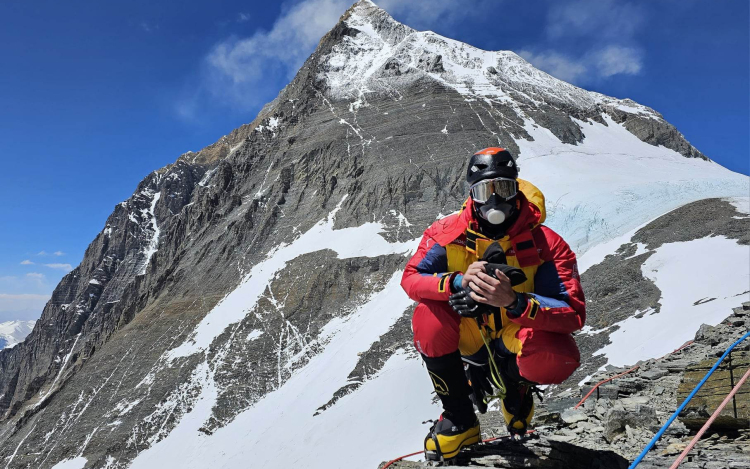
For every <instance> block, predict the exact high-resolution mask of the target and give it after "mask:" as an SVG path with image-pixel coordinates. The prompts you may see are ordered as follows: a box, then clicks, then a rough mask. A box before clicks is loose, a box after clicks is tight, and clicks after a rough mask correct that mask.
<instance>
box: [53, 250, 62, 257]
mask: <svg viewBox="0 0 750 469" xmlns="http://www.w3.org/2000/svg"><path fill="white" fill-rule="evenodd" d="M53 255H54V256H64V255H65V253H64V252H62V251H55V252H54V253H53Z"/></svg>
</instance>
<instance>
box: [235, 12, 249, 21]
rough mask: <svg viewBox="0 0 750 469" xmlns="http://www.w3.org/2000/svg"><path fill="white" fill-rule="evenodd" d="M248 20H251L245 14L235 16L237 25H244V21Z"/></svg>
mask: <svg viewBox="0 0 750 469" xmlns="http://www.w3.org/2000/svg"><path fill="white" fill-rule="evenodd" d="M250 18H252V17H251V16H250V15H249V14H247V13H240V14H239V15H237V22H238V23H244V22H245V21H250Z"/></svg>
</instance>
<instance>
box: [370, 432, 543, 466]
mask: <svg viewBox="0 0 750 469" xmlns="http://www.w3.org/2000/svg"><path fill="white" fill-rule="evenodd" d="M535 431H536V430H529V431H527V432H526V434H527V435H528V434H529V433H534V432H535ZM503 438H510V435H504V436H496V437H494V438H487V439H486V440H482V443H489V442H490V441H495V440H502V439H503ZM421 453H424V450H422V451H417V452H416V453H411V454H405V455H403V456H399V457H397V458H396V459H393V460H391V461H388V464H386V465H385V466H383V467H382V468H381V469H386V468H387V467H390V466H391V464H393V463H394V462H399V461H401V460H402V459H404V458H408V457H411V456H416V455H418V454H421Z"/></svg>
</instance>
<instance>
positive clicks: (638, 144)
mask: <svg viewBox="0 0 750 469" xmlns="http://www.w3.org/2000/svg"><path fill="white" fill-rule="evenodd" d="M603 118H604V120H605V121H606V123H607V125H606V126H605V125H603V124H599V123H597V122H588V123H586V122H582V121H576V122H577V123H578V124H579V125H581V127H582V131H583V133H584V134H585V138H584V140H583V142H582V143H580V144H578V145H570V144H566V143H562V142H561V141H560V140H559V139H558V138H557V137H555V136H554V135H553V134H552V132H550V131H549V130H547V129H545V128H542V127H541V126H538V125H536V124H534V122H533V120H531V119H528V120H526V121H525V129H526V131H527V132H528V133H529V134H530V135H531V136H532V137H533V138H534V141H528V140H523V139H520V140H517V142H516V143H517V144H518V146H519V148H520V159H519V166H521V167H522V168H523V171H522V172H521V176H522V177H523V178H524V179H527V180H529V181H531V182H533V183H534V185H536V186H537V187H539V189H541V191H542V192H543V193H544V195H545V197H546V202H547V221H546V224H547V225H548V226H550V227H552V228H553V229H554V230H555V231H557V232H558V233H560V234H561V235H562V236H563V238H565V240H566V241H567V242H568V244H570V246H571V247H572V248H573V250H574V251H575V252H576V253H577V254H578V255H579V256H581V255H582V254H584V253H586V252H587V251H588V250H589V249H592V248H593V247H594V246H597V245H600V246H599V247H598V248H597V252H599V256H591V258H590V260H588V261H587V262H585V263H584V262H581V264H583V266H579V268H580V269H581V271H584V270H585V269H586V268H588V267H589V266H591V265H594V264H596V263H598V262H595V261H596V259H597V258H598V259H603V257H604V256H605V255H606V254H609V253H611V252H612V251H613V250H614V249H611V248H617V247H619V246H620V245H622V244H624V243H626V242H628V241H629V240H630V238H631V237H632V234H634V233H635V230H636V229H637V228H639V227H641V226H644V225H645V224H646V223H647V222H649V221H650V220H653V219H655V218H657V217H658V216H660V215H663V214H664V213H665V212H668V211H671V210H673V209H675V208H677V207H680V206H682V205H685V204H687V203H689V202H694V201H696V200H700V199H705V198H709V197H727V196H730V197H732V196H739V195H744V194H747V193H748V192H749V191H750V178H748V177H747V176H744V175H742V174H738V173H733V172H731V171H728V170H727V169H725V168H723V167H722V166H719V165H718V164H716V163H713V162H710V161H705V160H702V159H698V158H685V157H684V156H682V155H681V154H679V153H677V152H675V151H673V150H670V149H668V148H665V147H663V146H654V145H649V144H648V143H645V142H643V141H641V140H640V139H638V137H636V136H635V135H633V134H632V133H630V132H629V131H628V130H627V129H626V128H625V127H623V126H622V125H621V124H618V123H616V122H614V121H613V120H612V119H611V118H609V117H608V116H604V117H603ZM574 120H575V119H574ZM584 124H585V125H584ZM550 168H554V171H551V170H550ZM636 171H637V174H638V178H637V181H636V180H634V176H633V175H634V174H635V173H636ZM655 200H658V201H659V203H654V201H655ZM624 233H627V235H624V236H623V234H624ZM615 240H617V241H615ZM604 242H608V244H607V246H606V247H605V246H602V245H601V243H604ZM616 243H619V244H617V245H614V246H613V244H616ZM581 257H582V256H581ZM581 261H583V257H582V258H581Z"/></svg>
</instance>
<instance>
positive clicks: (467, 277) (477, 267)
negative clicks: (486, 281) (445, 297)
mask: <svg viewBox="0 0 750 469" xmlns="http://www.w3.org/2000/svg"><path fill="white" fill-rule="evenodd" d="M486 263H487V262H485V261H477V262H474V263H472V264H471V265H470V266H469V267H468V268H467V269H466V272H464V278H463V279H462V280H461V286H462V287H464V288H466V287H468V286H469V283H470V282H472V281H475V280H476V279H478V277H477V274H478V273H479V272H484V264H486Z"/></svg>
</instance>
